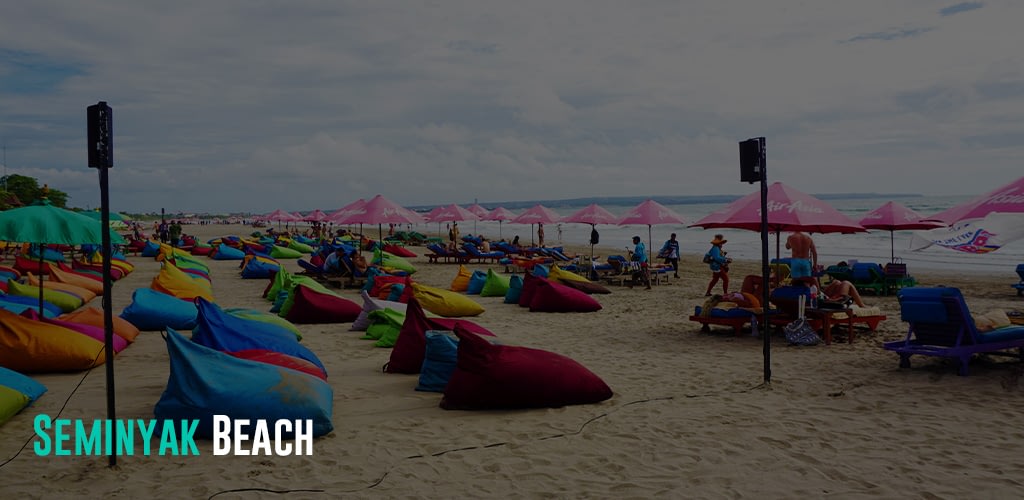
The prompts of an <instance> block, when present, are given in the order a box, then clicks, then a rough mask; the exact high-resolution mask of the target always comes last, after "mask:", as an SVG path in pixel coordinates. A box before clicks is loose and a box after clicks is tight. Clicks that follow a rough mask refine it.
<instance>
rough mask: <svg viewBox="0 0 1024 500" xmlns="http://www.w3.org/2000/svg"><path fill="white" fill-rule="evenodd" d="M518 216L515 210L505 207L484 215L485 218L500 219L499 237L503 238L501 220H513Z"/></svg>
mask: <svg viewBox="0 0 1024 500" xmlns="http://www.w3.org/2000/svg"><path fill="white" fill-rule="evenodd" d="M515 218H516V214H515V212H513V211H511V210H509V209H507V208H505V207H498V208H495V209H494V210H491V212H490V213H489V214H487V215H485V216H484V217H483V220H496V221H498V238H501V222H502V221H506V220H512V219H515Z"/></svg>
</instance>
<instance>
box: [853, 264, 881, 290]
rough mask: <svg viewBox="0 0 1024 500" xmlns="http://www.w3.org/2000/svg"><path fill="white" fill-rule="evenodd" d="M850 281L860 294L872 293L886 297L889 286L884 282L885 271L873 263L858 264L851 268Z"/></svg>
mask: <svg viewBox="0 0 1024 500" xmlns="http://www.w3.org/2000/svg"><path fill="white" fill-rule="evenodd" d="M850 281H851V282H852V283H853V286H855V287H857V291H858V292H860V293H865V292H869V291H870V292H872V293H874V294H875V295H887V294H888V292H889V285H888V284H886V282H885V269H882V266H880V265H878V264H877V263H875V262H858V263H856V264H854V265H853V267H852V268H851V276H850Z"/></svg>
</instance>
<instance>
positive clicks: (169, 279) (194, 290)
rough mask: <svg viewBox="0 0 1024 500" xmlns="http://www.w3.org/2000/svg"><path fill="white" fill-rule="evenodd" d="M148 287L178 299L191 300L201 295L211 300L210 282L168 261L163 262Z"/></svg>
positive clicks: (211, 288) (211, 289)
mask: <svg viewBox="0 0 1024 500" xmlns="http://www.w3.org/2000/svg"><path fill="white" fill-rule="evenodd" d="M149 287H150V288H152V289H153V290H156V291H158V292H163V293H166V294H167V295H170V296H172V297H177V298H179V299H185V300H192V299H195V298H196V297H202V298H204V299H206V300H209V301H211V302H212V301H213V287H212V285H210V282H208V281H206V280H205V279H202V278H200V277H194V276H193V275H190V274H187V273H185V272H183V271H182V270H181V269H178V268H177V266H175V265H174V264H172V263H170V262H164V263H163V265H162V268H161V269H160V272H159V273H157V275H156V276H155V277H153V281H152V282H151V283H150V285H149Z"/></svg>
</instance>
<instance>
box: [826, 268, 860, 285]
mask: <svg viewBox="0 0 1024 500" xmlns="http://www.w3.org/2000/svg"><path fill="white" fill-rule="evenodd" d="M825 274H827V275H828V277H829V281H830V282H831V281H849V282H853V269H851V268H850V266H828V267H826V268H825Z"/></svg>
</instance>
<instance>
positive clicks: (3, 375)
mask: <svg viewBox="0 0 1024 500" xmlns="http://www.w3.org/2000/svg"><path fill="white" fill-rule="evenodd" d="M44 393H46V386H44V385H43V384H40V383H39V382H36V381H35V380H33V379H31V378H29V377H26V376H24V375H22V374H20V373H18V372H16V371H14V370H8V369H7V368H4V367H2V366H0V425H3V423H4V422H6V421H8V420H10V418H11V417H13V416H15V415H17V414H18V412H20V411H21V410H22V409H24V408H25V407H26V406H28V405H30V404H32V403H33V402H34V401H35V400H37V399H39V398H40V396H42V395H43V394H44Z"/></svg>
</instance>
